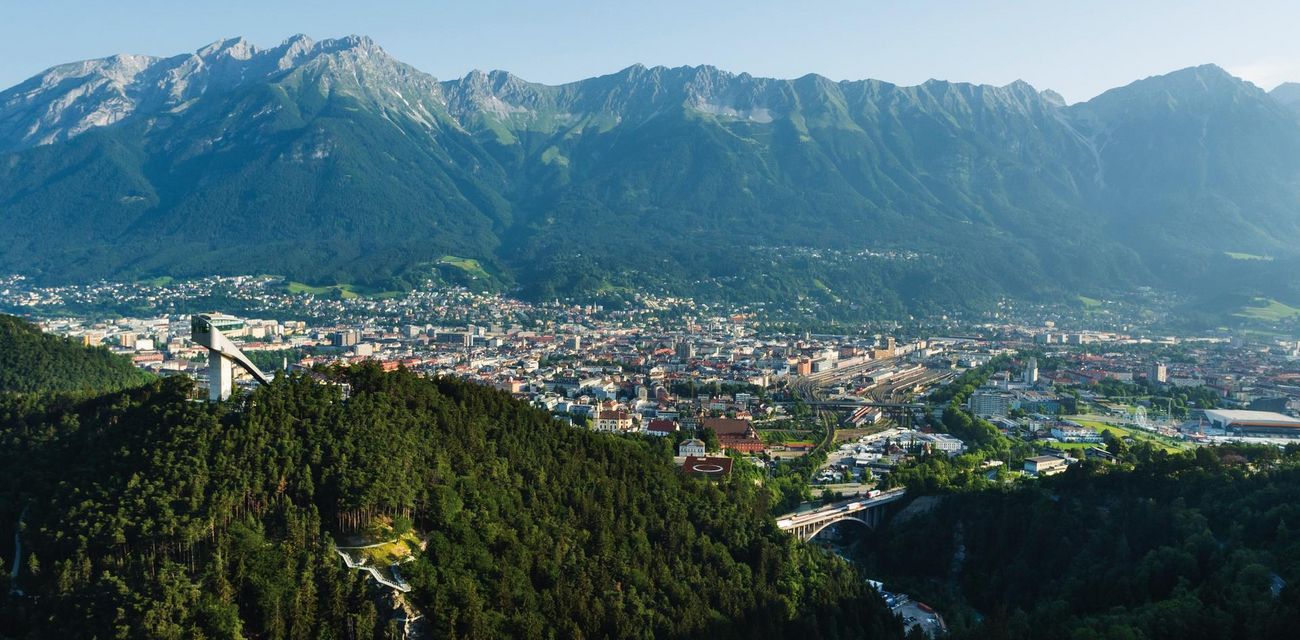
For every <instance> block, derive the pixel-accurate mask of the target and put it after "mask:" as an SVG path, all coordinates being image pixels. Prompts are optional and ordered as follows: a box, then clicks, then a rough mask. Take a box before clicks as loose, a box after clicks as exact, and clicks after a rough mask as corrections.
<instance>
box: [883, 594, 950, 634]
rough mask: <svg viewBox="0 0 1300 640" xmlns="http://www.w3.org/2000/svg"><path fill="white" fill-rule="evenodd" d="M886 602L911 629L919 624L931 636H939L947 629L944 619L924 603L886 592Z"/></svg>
mask: <svg viewBox="0 0 1300 640" xmlns="http://www.w3.org/2000/svg"><path fill="white" fill-rule="evenodd" d="M885 602H886V603H887V604H889V606H890V608H891V609H892V610H893V611H894V613H896V614H898V615H899V616H901V617H902V618H903V625H904V626H905V627H906V628H907V629H908V630H909V631H910V630H911V628H912V627H915V626H919V627H921V630H922V631H924V632H925V634H926V635H928V636H930V637H931V638H937V637H939V635H941V634H942V633H943V632H944V631H945V629H944V625H943V619H942V618H940V617H939V614H937V613H935V611H934V610H933V609H931V608H930V607H928V606H926V605H925V604H923V603H920V602H915V601H913V600H911V599H910V598H908V597H907V596H905V595H903V594H898V593H887V594H885Z"/></svg>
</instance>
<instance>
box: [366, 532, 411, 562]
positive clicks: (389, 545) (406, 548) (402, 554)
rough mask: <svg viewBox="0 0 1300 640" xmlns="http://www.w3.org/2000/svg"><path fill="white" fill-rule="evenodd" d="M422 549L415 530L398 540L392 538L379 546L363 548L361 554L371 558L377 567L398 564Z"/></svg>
mask: <svg viewBox="0 0 1300 640" xmlns="http://www.w3.org/2000/svg"><path fill="white" fill-rule="evenodd" d="M419 551H420V538H419V537H418V536H416V535H415V533H414V532H411V531H408V532H406V533H404V534H402V535H401V536H399V537H398V538H397V539H396V540H390V541H388V542H385V543H384V544H381V545H379V546H377V547H367V548H365V549H362V550H361V554H362V555H364V556H365V557H366V558H368V559H369V560H370V564H371V565H372V566H376V567H387V566H388V565H391V564H397V563H398V562H401V561H402V560H403V559H405V558H407V557H408V556H412V555H415V554H416V553H419Z"/></svg>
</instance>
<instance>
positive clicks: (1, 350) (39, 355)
mask: <svg viewBox="0 0 1300 640" xmlns="http://www.w3.org/2000/svg"><path fill="white" fill-rule="evenodd" d="M152 378H153V376H151V375H150V374H148V373H145V372H143V371H141V370H139V369H137V368H135V365H133V364H131V361H130V360H128V359H126V358H123V357H121V356H118V355H114V354H112V353H109V351H108V350H107V349H105V348H103V347H97V348H90V347H83V346H82V345H80V344H78V343H75V342H72V341H71V340H68V339H66V338H62V337H59V336H53V335H48V334H45V333H42V332H41V330H40V329H38V328H37V327H35V326H33V325H31V324H29V323H27V322H25V321H23V320H22V319H20V318H15V317H14V316H9V315H5V314H0V392H5V391H17V392H24V393H27V392H45V391H50V392H62V391H77V392H90V391H114V390H117V389H124V388H128V387H133V386H139V385H142V384H144V383H146V382H148V381H149V380H151V379H152Z"/></svg>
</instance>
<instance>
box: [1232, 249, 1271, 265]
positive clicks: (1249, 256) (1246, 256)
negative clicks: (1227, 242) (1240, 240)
mask: <svg viewBox="0 0 1300 640" xmlns="http://www.w3.org/2000/svg"><path fill="white" fill-rule="evenodd" d="M1223 255H1226V256H1228V257H1229V258H1232V259H1233V260H1263V261H1265V262H1272V261H1273V257H1272V256H1261V255H1256V254H1253V253H1241V252H1238V251H1224V252H1223Z"/></svg>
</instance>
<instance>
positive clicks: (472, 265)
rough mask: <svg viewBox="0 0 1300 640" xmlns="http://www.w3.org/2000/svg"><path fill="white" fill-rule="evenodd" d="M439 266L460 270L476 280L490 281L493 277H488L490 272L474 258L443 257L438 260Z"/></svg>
mask: <svg viewBox="0 0 1300 640" xmlns="http://www.w3.org/2000/svg"><path fill="white" fill-rule="evenodd" d="M438 264H439V265H442V266H447V267H453V268H456V269H460V270H461V271H464V272H465V273H467V274H469V275H470V276H472V277H474V278H480V279H483V280H488V279H490V278H491V277H492V276H490V275H488V272H487V270H486V269H484V268H483V265H481V264H479V261H478V260H475V259H473V258H462V257H460V256H443V257H441V258H438Z"/></svg>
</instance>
